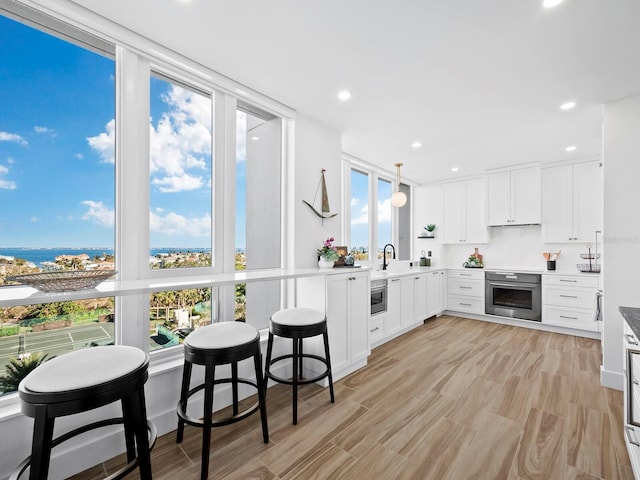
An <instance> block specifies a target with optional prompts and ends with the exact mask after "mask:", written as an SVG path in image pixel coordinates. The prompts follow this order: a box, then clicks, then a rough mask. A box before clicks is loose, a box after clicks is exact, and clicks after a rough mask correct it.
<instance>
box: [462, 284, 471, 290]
mask: <svg viewBox="0 0 640 480" xmlns="http://www.w3.org/2000/svg"><path fill="white" fill-rule="evenodd" d="M459 287H460V288H467V289H469V290H471V287H467V286H465V285H459Z"/></svg>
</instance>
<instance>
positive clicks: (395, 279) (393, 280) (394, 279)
mask: <svg viewBox="0 0 640 480" xmlns="http://www.w3.org/2000/svg"><path fill="white" fill-rule="evenodd" d="M391 281H392V282H399V281H400V279H399V278H393V279H391Z"/></svg>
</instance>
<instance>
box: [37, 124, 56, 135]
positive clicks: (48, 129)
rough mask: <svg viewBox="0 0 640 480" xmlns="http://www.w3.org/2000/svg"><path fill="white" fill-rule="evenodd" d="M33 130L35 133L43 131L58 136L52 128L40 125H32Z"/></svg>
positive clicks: (42, 132)
mask: <svg viewBox="0 0 640 480" xmlns="http://www.w3.org/2000/svg"><path fill="white" fill-rule="evenodd" d="M33 131H34V132H36V133H39V134H42V135H44V134H45V133H48V134H49V135H51V136H52V137H56V136H58V134H57V133H56V131H55V130H54V129H53V128H49V127H43V126H41V125H36V126H34V127H33Z"/></svg>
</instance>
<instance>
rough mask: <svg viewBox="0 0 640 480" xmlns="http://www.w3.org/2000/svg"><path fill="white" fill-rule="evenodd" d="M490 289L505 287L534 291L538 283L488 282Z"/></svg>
mask: <svg viewBox="0 0 640 480" xmlns="http://www.w3.org/2000/svg"><path fill="white" fill-rule="evenodd" d="M489 286H490V287H507V288H531V289H535V288H538V287H539V286H540V284H539V283H515V282H514V283H501V282H489Z"/></svg>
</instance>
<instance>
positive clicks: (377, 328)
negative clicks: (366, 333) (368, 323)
mask: <svg viewBox="0 0 640 480" xmlns="http://www.w3.org/2000/svg"><path fill="white" fill-rule="evenodd" d="M376 330H380V327H376V328H374V329H373V330H370V332H371V333H373V332H375V331H376Z"/></svg>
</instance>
